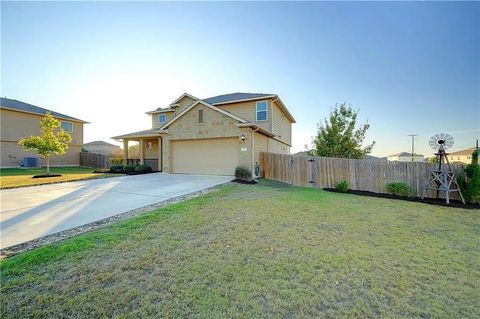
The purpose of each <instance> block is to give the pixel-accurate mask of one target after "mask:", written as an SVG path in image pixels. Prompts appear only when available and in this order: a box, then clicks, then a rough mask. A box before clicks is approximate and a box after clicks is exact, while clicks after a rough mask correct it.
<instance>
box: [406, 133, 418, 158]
mask: <svg viewBox="0 0 480 319" xmlns="http://www.w3.org/2000/svg"><path fill="white" fill-rule="evenodd" d="M408 136H411V137H412V162H413V161H414V155H413V154H414V153H415V152H414V150H415V136H418V134H408Z"/></svg>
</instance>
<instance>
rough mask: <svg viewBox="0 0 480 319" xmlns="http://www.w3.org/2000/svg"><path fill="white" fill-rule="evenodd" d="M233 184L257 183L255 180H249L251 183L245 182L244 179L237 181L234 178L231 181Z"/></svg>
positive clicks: (237, 179)
mask: <svg viewBox="0 0 480 319" xmlns="http://www.w3.org/2000/svg"><path fill="white" fill-rule="evenodd" d="M232 182H233V183H239V184H257V183H258V182H257V181H256V180H253V179H252V180H251V181H246V180H244V179H239V178H235V179H233V180H232Z"/></svg>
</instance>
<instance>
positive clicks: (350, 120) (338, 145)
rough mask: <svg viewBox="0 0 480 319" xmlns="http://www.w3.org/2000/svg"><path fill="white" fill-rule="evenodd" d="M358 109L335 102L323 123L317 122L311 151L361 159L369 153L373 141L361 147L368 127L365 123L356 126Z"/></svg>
mask: <svg viewBox="0 0 480 319" xmlns="http://www.w3.org/2000/svg"><path fill="white" fill-rule="evenodd" d="M357 115H358V111H354V110H353V109H352V108H351V107H349V106H346V104H345V103H343V104H340V105H338V104H335V107H334V109H333V111H332V112H331V113H330V116H329V117H328V118H325V119H324V123H319V124H318V125H317V126H318V133H317V136H315V137H314V138H313V145H314V149H313V153H314V155H317V156H325V157H342V158H357V159H361V158H363V157H364V156H365V155H366V154H369V153H370V152H371V151H372V149H373V146H374V145H375V141H373V142H372V144H370V145H367V146H365V147H363V146H362V145H363V140H364V139H365V134H366V132H367V130H368V129H369V128H370V124H368V123H366V124H363V125H361V126H360V127H359V128H356V124H357Z"/></svg>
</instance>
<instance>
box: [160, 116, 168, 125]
mask: <svg viewBox="0 0 480 319" xmlns="http://www.w3.org/2000/svg"><path fill="white" fill-rule="evenodd" d="M158 123H159V124H163V123H167V116H166V115H165V114H159V115H158Z"/></svg>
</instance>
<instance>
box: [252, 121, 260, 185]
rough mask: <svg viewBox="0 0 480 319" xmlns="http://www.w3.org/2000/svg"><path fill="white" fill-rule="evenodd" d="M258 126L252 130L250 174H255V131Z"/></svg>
mask: <svg viewBox="0 0 480 319" xmlns="http://www.w3.org/2000/svg"><path fill="white" fill-rule="evenodd" d="M259 129H260V128H258V127H257V128H256V129H254V130H253V131H252V175H253V176H254V177H258V176H255V132H256V131H258V130H259Z"/></svg>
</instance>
